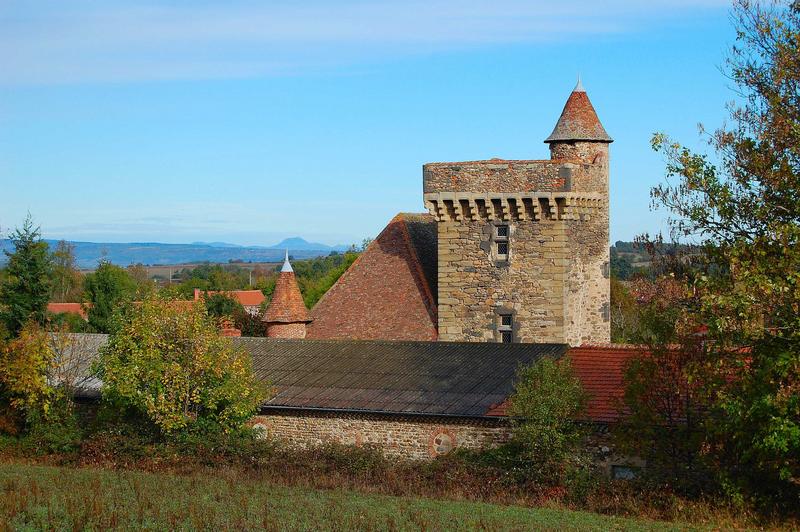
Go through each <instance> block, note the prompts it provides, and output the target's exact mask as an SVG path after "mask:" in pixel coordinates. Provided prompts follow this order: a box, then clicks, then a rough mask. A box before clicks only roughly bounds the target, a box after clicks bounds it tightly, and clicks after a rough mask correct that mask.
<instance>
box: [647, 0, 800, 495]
mask: <svg viewBox="0 0 800 532" xmlns="http://www.w3.org/2000/svg"><path fill="white" fill-rule="evenodd" d="M733 18H734V21H735V24H736V29H737V43H736V45H735V46H734V47H733V48H732V51H731V55H730V58H729V60H728V74H729V76H730V78H731V79H732V80H733V82H734V83H735V84H736V86H737V90H738V93H739V95H740V103H739V104H737V105H732V106H731V126H729V127H723V128H722V129H720V130H718V131H717V132H716V133H715V134H713V135H712V136H711V137H710V144H711V147H712V148H713V150H714V151H715V155H716V160H717V161H718V163H717V164H716V165H715V164H712V163H711V161H710V160H709V157H708V156H707V155H705V154H698V153H695V152H692V151H691V150H690V149H688V148H686V147H684V146H681V145H680V144H678V143H676V142H673V141H671V140H670V139H669V138H667V137H666V136H665V135H662V134H659V135H656V136H655V137H654V139H653V146H654V148H655V149H657V150H660V151H661V152H662V153H663V154H664V155H665V156H666V158H667V177H668V179H671V180H673V181H672V182H670V181H668V183H667V184H664V185H661V186H659V187H656V188H655V189H654V190H653V198H654V200H655V202H656V203H657V205H660V206H662V207H665V208H667V209H668V210H670V211H671V212H672V215H673V217H672V220H671V224H672V230H673V235H675V236H676V237H685V236H689V237H691V238H693V239H695V240H699V241H700V242H702V244H703V250H704V254H703V258H704V259H705V261H706V266H705V268H704V269H703V271H702V273H701V274H700V275H699V276H698V277H697V279H696V282H695V283H694V284H693V287H692V288H693V290H694V291H695V293H696V294H697V297H698V301H699V304H698V308H697V309H696V310H695V312H697V313H698V314H700V315H701V319H702V321H703V322H704V325H706V326H707V328H708V329H707V331H708V332H707V337H708V340H709V342H708V345H709V346H710V347H709V353H708V360H707V361H706V364H705V366H706V367H709V368H713V370H714V373H715V376H716V378H715V379H707V380H706V381H705V382H706V383H707V384H706V386H708V387H709V389H708V393H709V396H710V397H711V398H712V399H713V403H712V404H711V406H710V408H711V416H712V420H713V422H712V423H711V424H710V425H709V430H710V436H709V441H708V442H707V446H708V448H709V449H710V450H712V451H713V457H714V458H715V459H716V460H717V462H718V464H717V471H718V473H719V474H720V475H721V476H722V480H723V482H724V484H725V485H726V486H727V487H728V489H730V490H732V491H734V492H735V493H737V494H745V495H746V494H750V495H756V496H757V495H764V496H766V495H769V496H770V497H771V498H773V499H775V500H779V501H784V502H787V504H793V505H797V503H798V497H800V481H798V479H800V289H799V288H798V287H800V90H799V89H798V87H799V86H800V4H798V3H797V2H790V1H788V0H784V1H782V2H751V1H748V0H738V1H737V2H736V3H735V6H734V11H733ZM670 183H673V184H670Z"/></svg>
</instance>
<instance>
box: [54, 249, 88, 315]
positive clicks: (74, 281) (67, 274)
mask: <svg viewBox="0 0 800 532" xmlns="http://www.w3.org/2000/svg"><path fill="white" fill-rule="evenodd" d="M52 262H53V270H52V271H53V275H52V294H51V299H52V300H53V301H57V302H59V303H64V302H76V301H80V299H81V284H82V281H83V279H82V278H81V274H80V272H79V271H78V268H77V266H76V265H75V246H73V245H72V244H70V243H69V242H67V241H65V240H62V241H60V242H59V243H58V244H57V245H56V249H55V251H53V255H52Z"/></svg>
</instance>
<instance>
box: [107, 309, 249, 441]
mask: <svg viewBox="0 0 800 532" xmlns="http://www.w3.org/2000/svg"><path fill="white" fill-rule="evenodd" d="M98 371H99V374H100V377H101V379H102V380H103V391H102V393H103V398H104V400H105V401H108V402H111V403H112V404H115V405H117V406H118V407H120V408H123V409H125V408H129V409H132V410H134V411H136V412H138V413H140V414H141V415H142V416H143V417H144V418H145V419H148V420H149V421H150V422H152V423H153V424H154V425H155V426H156V427H158V429H159V431H160V432H161V433H162V434H165V435H166V434H171V433H175V432H176V431H182V430H198V429H200V428H205V429H209V430H213V428H215V427H216V428H219V429H220V430H223V431H229V430H233V429H235V428H237V427H241V426H242V425H243V424H244V422H245V421H247V420H248V419H249V418H250V417H251V416H252V415H253V414H254V413H255V411H256V409H257V407H258V405H259V404H261V402H262V401H263V399H264V398H265V390H264V387H263V386H262V385H261V384H260V383H259V382H258V381H257V379H256V378H255V376H254V375H253V371H252V361H251V360H250V356H249V355H248V354H247V353H246V352H245V351H244V350H242V349H240V348H236V347H234V345H233V343H232V342H231V341H230V339H229V338H225V337H221V336H220V335H219V332H218V331H217V327H216V325H215V323H214V320H213V319H211V318H210V317H209V316H208V314H207V313H206V311H205V308H204V306H203V305H202V304H197V305H194V306H193V307H192V308H191V309H190V310H188V311H187V310H185V309H181V308H179V307H177V306H175V305H173V304H171V302H170V301H167V300H162V299H158V298H154V297H151V298H148V299H146V300H145V301H144V302H142V304H140V305H135V306H132V307H130V308H129V309H127V311H125V312H120V313H118V314H117V316H116V318H115V324H114V327H113V329H112V333H111V335H110V337H109V340H108V343H107V344H106V345H105V346H104V347H103V348H102V349H101V351H100V360H99V364H98Z"/></svg>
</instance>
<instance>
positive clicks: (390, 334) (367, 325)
mask: <svg viewBox="0 0 800 532" xmlns="http://www.w3.org/2000/svg"><path fill="white" fill-rule="evenodd" d="M436 263H437V254H436V222H435V221H434V219H433V217H432V216H430V215H428V214H405V213H401V214H398V215H397V216H395V217H394V218H393V219H392V220H391V222H389V225H387V226H386V228H385V229H384V230H383V231H381V234H380V235H378V237H377V238H376V239H375V240H374V241H373V242H372V243H371V244H370V245H369V246H368V247H367V249H366V251H364V253H362V254H361V256H360V257H359V258H358V259H356V261H355V262H354V263H353V264H352V265H351V266H350V268H349V269H348V270H347V271H346V272H345V273H344V274H343V275H342V276H341V277H340V278H339V280H338V281H337V282H336V284H334V285H333V287H331V289H330V290H328V292H327V293H326V294H325V295H324V296H323V297H322V299H320V301H319V302H318V303H317V305H316V306H315V307H314V308H313V309H312V310H311V317H312V318H313V320H314V321H312V322H311V324H310V325H309V327H308V333H307V337H308V338H317V339H332V338H338V339H362V340H378V339H386V340H435V339H436V338H437V331H436V322H437V319H436V296H435V294H436Z"/></svg>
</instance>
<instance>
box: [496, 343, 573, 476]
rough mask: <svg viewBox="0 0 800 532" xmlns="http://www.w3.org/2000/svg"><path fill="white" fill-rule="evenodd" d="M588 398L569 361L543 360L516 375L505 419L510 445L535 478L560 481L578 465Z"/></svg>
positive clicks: (523, 368) (522, 368)
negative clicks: (508, 421) (507, 419)
mask: <svg viewBox="0 0 800 532" xmlns="http://www.w3.org/2000/svg"><path fill="white" fill-rule="evenodd" d="M587 400H588V396H587V395H586V392H585V391H584V390H583V387H582V385H581V383H580V380H578V378H577V377H576V376H575V375H574V373H573V372H572V366H571V365H570V362H569V359H563V360H560V361H554V360H552V359H551V358H543V359H541V360H539V361H537V362H536V363H535V364H532V365H530V366H525V367H521V368H520V370H519V371H518V373H517V380H516V383H515V386H514V393H513V394H512V395H511V397H510V400H509V407H508V415H509V416H510V419H511V421H512V426H513V429H512V430H513V440H514V443H515V444H516V445H518V446H519V448H520V449H521V450H522V453H521V454H522V458H523V459H524V460H525V462H526V466H527V468H528V470H529V471H530V472H531V473H532V474H533V475H534V478H536V479H537V480H539V481H542V482H555V483H561V482H563V481H564V480H565V479H566V478H567V476H568V475H569V474H570V473H571V472H572V471H574V470H575V468H577V467H579V466H581V465H583V463H584V458H585V456H584V454H583V452H582V448H583V444H584V438H585V430H584V428H583V427H582V426H581V424H580V419H581V416H582V414H583V413H584V411H585V408H586V402H587Z"/></svg>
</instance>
